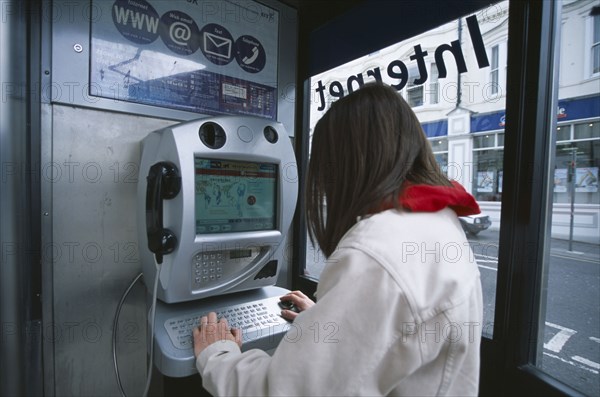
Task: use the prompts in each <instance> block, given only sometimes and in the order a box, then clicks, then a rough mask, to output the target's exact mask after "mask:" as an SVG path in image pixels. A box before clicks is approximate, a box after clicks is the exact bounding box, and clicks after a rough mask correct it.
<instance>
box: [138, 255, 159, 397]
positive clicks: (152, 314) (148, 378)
mask: <svg viewBox="0 0 600 397" xmlns="http://www.w3.org/2000/svg"><path fill="white" fill-rule="evenodd" d="M154 266H155V267H156V271H155V276H154V288H153V290H152V307H151V308H150V362H149V363H148V375H147V376H146V387H145V388H144V394H143V395H142V396H143V397H146V396H147V395H148V391H149V390H150V381H151V380H152V366H153V365H154V318H155V317H156V295H157V293H158V279H159V277H160V269H161V266H158V263H156V262H154Z"/></svg>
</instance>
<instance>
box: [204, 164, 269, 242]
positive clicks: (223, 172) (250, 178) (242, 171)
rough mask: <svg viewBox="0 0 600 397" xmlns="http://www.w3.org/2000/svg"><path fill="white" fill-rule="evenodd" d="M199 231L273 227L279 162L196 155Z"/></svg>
mask: <svg viewBox="0 0 600 397" xmlns="http://www.w3.org/2000/svg"><path fill="white" fill-rule="evenodd" d="M194 172H195V175H194V177H195V178H194V180H195V214H196V234H197V235H202V234H215V233H235V232H248V231H264V230H274V229H275V228H276V225H277V219H276V218H277V215H276V214H277V180H278V178H277V165H276V164H271V163H261V162H248V161H233V160H227V159H214V158H203V157H200V156H195V157H194Z"/></svg>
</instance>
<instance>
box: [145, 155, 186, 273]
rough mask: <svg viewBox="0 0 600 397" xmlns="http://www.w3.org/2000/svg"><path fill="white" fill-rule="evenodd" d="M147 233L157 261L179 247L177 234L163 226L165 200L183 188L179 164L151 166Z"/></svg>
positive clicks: (147, 191)
mask: <svg viewBox="0 0 600 397" xmlns="http://www.w3.org/2000/svg"><path fill="white" fill-rule="evenodd" d="M146 181H147V186H146V233H147V234H148V248H149V249H150V251H151V252H153V253H154V255H155V258H156V263H158V264H161V263H162V261H163V255H166V254H170V253H171V252H173V251H174V250H175V248H176V247H177V236H175V233H173V232H172V231H171V230H169V229H167V228H164V227H163V200H170V199H172V198H175V197H176V196H177V194H178V193H179V191H180V190H181V176H180V175H179V170H178V169H177V166H176V165H175V164H173V163H171V162H168V161H161V162H160V163H156V164H154V165H153V166H152V167H150V171H149V172H148V177H147V178H146Z"/></svg>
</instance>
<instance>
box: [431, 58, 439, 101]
mask: <svg viewBox="0 0 600 397" xmlns="http://www.w3.org/2000/svg"><path fill="white" fill-rule="evenodd" d="M429 74H430V75H431V83H430V84H429V103H431V104H436V103H438V102H439V101H440V99H439V96H440V95H439V81H438V78H439V72H438V68H437V65H436V64H435V63H432V64H431V70H430V72H429Z"/></svg>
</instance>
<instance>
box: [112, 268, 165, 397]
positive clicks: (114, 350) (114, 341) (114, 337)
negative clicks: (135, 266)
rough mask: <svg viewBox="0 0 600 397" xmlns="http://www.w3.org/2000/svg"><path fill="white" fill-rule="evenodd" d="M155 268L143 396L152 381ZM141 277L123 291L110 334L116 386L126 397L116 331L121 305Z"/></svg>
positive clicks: (156, 286) (146, 393) (156, 280)
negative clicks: (119, 362) (146, 371)
mask: <svg viewBox="0 0 600 397" xmlns="http://www.w3.org/2000/svg"><path fill="white" fill-rule="evenodd" d="M155 266H156V275H155V277H154V289H153V293H152V308H151V312H150V317H151V322H150V363H149V366H148V374H147V376H146V379H147V381H146V387H145V388H144V394H143V395H144V396H147V395H148V390H149V389H150V381H151V380H152V366H153V358H154V317H155V313H156V295H157V291H158V279H159V272H160V268H159V266H158V264H156V265H155ZM142 277H143V273H140V274H138V275H137V276H136V277H135V278H134V279H133V281H131V283H130V284H129V287H127V289H126V290H125V292H124V293H123V295H122V296H121V300H120V301H119V304H118V305H117V311H116V312H115V319H114V322H113V334H112V353H113V366H114V369H115V375H116V377H117V385H118V386H119V391H120V392H121V396H123V397H127V393H125V389H123V384H122V383H121V375H120V373H119V364H118V362H117V330H118V325H119V315H120V314H121V309H122V308H123V304H124V303H125V299H126V298H127V296H128V295H129V293H130V292H131V289H132V288H133V286H134V285H135V284H136V283H137V282H138V281H139V279H141V278H142Z"/></svg>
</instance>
